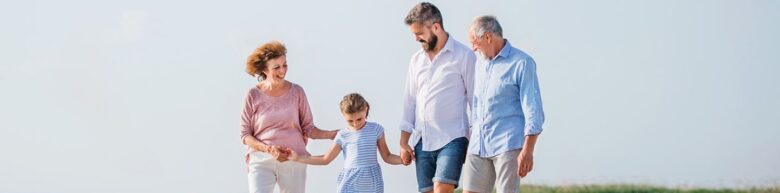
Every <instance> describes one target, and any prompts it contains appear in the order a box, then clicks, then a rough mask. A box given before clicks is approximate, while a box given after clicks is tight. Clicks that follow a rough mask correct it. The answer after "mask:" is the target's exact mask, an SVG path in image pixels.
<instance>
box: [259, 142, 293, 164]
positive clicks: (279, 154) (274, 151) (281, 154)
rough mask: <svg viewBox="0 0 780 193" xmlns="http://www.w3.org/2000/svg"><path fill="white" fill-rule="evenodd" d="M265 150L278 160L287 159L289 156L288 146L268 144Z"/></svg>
mask: <svg viewBox="0 0 780 193" xmlns="http://www.w3.org/2000/svg"><path fill="white" fill-rule="evenodd" d="M265 152H266V153H268V154H271V156H274V159H276V161H279V162H284V161H287V160H288V158H289V156H290V148H283V147H281V146H277V145H273V146H269V147H268V148H267V149H266V151H265Z"/></svg>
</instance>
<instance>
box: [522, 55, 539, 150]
mask: <svg viewBox="0 0 780 193" xmlns="http://www.w3.org/2000/svg"><path fill="white" fill-rule="evenodd" d="M521 62H523V63H524V64H523V65H522V68H521V72H520V73H519V74H520V75H519V77H518V80H519V82H518V85H519V88H520V89H519V91H520V93H519V94H520V105H521V108H522V111H523V115H524V117H525V126H524V128H523V129H524V131H525V135H538V134H540V133H542V124H543V123H544V109H543V108H542V96H541V93H540V91H539V80H538V77H537V76H536V62H534V60H533V59H531V58H526V59H525V60H522V61H521Z"/></svg>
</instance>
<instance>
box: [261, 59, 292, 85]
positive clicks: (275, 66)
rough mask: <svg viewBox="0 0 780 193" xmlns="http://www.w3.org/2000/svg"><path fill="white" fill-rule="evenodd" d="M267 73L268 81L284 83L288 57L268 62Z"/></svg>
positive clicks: (265, 71)
mask: <svg viewBox="0 0 780 193" xmlns="http://www.w3.org/2000/svg"><path fill="white" fill-rule="evenodd" d="M267 64H268V65H266V69H265V70H264V71H263V73H265V76H266V79H268V80H271V81H282V80H284V76H285V75H287V56H280V57H278V58H274V59H271V60H269V61H268V63H267Z"/></svg>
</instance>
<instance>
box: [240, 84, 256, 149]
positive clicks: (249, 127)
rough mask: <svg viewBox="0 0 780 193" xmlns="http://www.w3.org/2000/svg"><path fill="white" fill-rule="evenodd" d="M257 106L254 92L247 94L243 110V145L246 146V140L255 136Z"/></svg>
mask: <svg viewBox="0 0 780 193" xmlns="http://www.w3.org/2000/svg"><path fill="white" fill-rule="evenodd" d="M255 112H256V111H255V105H254V97H253V95H252V91H251V90H250V91H249V92H247V94H246V97H245V99H244V106H243V108H242V110H241V143H243V144H246V142H245V140H244V138H246V137H247V136H254V134H255Z"/></svg>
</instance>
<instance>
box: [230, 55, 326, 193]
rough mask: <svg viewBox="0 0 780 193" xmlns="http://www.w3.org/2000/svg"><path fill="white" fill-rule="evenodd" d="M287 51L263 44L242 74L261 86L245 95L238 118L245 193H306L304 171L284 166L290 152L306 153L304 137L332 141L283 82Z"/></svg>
mask: <svg viewBox="0 0 780 193" xmlns="http://www.w3.org/2000/svg"><path fill="white" fill-rule="evenodd" d="M286 53H287V49H286V48H285V47H284V45H282V44H281V43H279V42H276V41H272V42H269V43H266V44H263V45H262V46H260V47H259V48H257V49H255V51H254V52H253V53H252V54H251V55H249V58H248V59H247V63H246V65H247V66H246V71H247V73H249V75H252V76H257V77H258V80H259V83H258V84H257V85H256V86H253V87H252V88H251V89H249V92H248V93H247V95H246V99H245V100H246V101H245V102H244V107H243V113H242V114H241V141H242V142H243V143H244V144H246V145H247V149H248V150H247V154H246V161H247V166H248V170H249V174H248V178H249V192H251V193H270V192H273V190H274V186H275V185H276V184H278V185H279V189H280V190H281V192H283V193H303V192H305V189H304V187H305V180H306V165H304V164H301V163H297V162H292V161H289V162H288V161H287V156H288V155H289V153H290V152H288V151H287V148H290V149H292V150H294V151H296V152H303V153H304V154H308V152H306V142H307V137H308V138H312V139H333V137H335V136H336V132H335V131H323V130H320V129H318V128H317V127H315V126H314V123H313V122H312V115H311V110H310V109H309V102H308V100H307V99H306V94H305V93H304V92H303V88H301V86H299V85H297V84H294V83H291V82H289V81H287V80H285V79H284V77H285V75H286V74H287V56H286Z"/></svg>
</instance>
